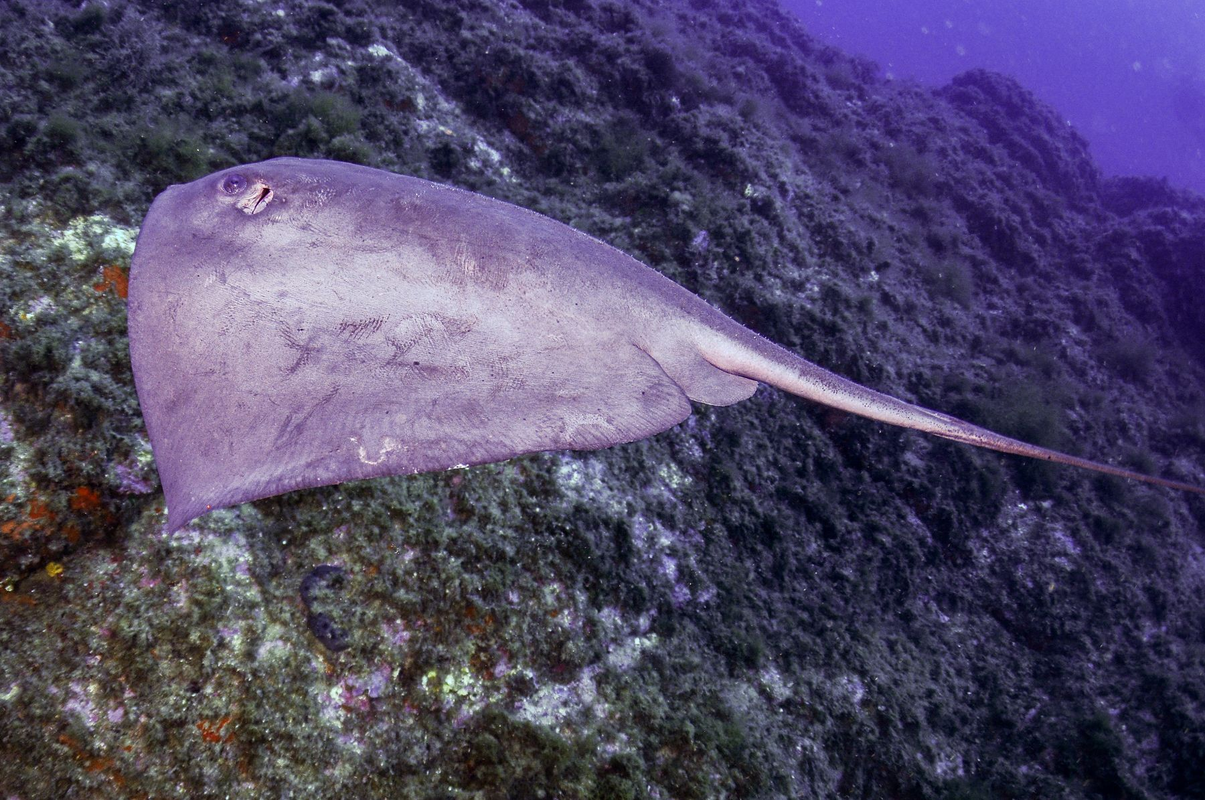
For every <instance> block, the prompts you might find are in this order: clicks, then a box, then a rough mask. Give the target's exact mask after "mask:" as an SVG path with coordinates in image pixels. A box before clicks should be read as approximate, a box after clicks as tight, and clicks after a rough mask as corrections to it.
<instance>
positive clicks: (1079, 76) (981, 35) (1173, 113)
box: [782, 0, 1205, 194]
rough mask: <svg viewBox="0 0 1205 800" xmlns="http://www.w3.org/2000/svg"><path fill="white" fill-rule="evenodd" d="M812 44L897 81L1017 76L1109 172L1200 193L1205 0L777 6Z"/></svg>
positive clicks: (1204, 161) (796, 1)
mask: <svg viewBox="0 0 1205 800" xmlns="http://www.w3.org/2000/svg"><path fill="white" fill-rule="evenodd" d="M782 3H783V6H784V7H786V8H788V9H790V10H792V11H794V12H796V13H797V14H798V15H799V16H800V18H801V19H802V20H803V21H804V23H805V24H806V25H807V27H808V29H809V30H810V31H811V32H812V33H813V34H814V35H816V36H817V37H819V38H820V39H822V40H823V41H825V42H828V43H830V44H832V45H834V46H836V47H839V48H840V49H842V50H845V51H846V52H850V53H858V54H860V55H865V56H868V57H870V58H871V59H873V60H875V61H877V62H878V63H879V65H880V66H881V67H882V69H883V72H884V73H886V74H887V75H890V76H893V77H895V78H913V79H916V80H918V81H920V82H922V83H925V84H932V85H941V84H944V83H945V82H946V81H948V80H949V79H950V78H951V77H952V76H954V75H956V74H958V73H959V72H962V71H963V70H966V69H970V68H972V67H985V68H987V69H992V70H995V71H997V72H1003V73H1006V74H1009V75H1011V76H1013V77H1014V78H1016V79H1018V80H1019V81H1020V82H1021V83H1022V84H1024V85H1025V86H1026V87H1028V88H1029V89H1030V90H1032V91H1033V92H1034V94H1036V95H1037V96H1038V97H1040V98H1041V99H1042V100H1044V101H1046V102H1047V103H1049V104H1050V105H1052V106H1054V107H1055V108H1056V109H1058V110H1059V112H1060V113H1061V114H1063V116H1064V117H1065V118H1066V119H1067V120H1068V121H1069V122H1070V123H1071V124H1072V125H1074V126H1075V128H1076V129H1077V130H1078V131H1079V132H1080V133H1081V134H1082V135H1083V136H1084V137H1085V138H1086V139H1088V141H1089V142H1090V143H1091V146H1092V152H1093V154H1094V155H1095V156H1096V159H1097V161H1098V163H1099V164H1100V166H1101V168H1102V169H1103V170H1104V172H1105V174H1122V175H1155V176H1160V177H1166V178H1167V179H1168V180H1169V181H1171V183H1173V184H1174V185H1177V186H1183V187H1187V188H1191V189H1194V190H1196V191H1197V192H1200V193H1202V194H1205V0H1009V1H1008V2H1005V1H1004V0H996V1H995V2H990V1H988V0H782Z"/></svg>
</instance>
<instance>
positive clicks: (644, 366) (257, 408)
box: [143, 341, 691, 530]
mask: <svg viewBox="0 0 1205 800" xmlns="http://www.w3.org/2000/svg"><path fill="white" fill-rule="evenodd" d="M529 344H531V346H530V348H529V349H528V350H527V351H523V352H519V353H510V354H509V355H511V356H513V359H512V360H511V361H510V362H509V363H502V362H501V361H500V360H499V359H498V353H496V352H490V353H488V354H486V353H483V356H482V357H483V358H484V359H485V361H484V362H483V363H482V364H481V365H479V366H475V367H474V368H473V369H469V370H460V369H457V368H453V367H448V368H445V369H440V370H431V371H427V370H423V369H421V368H415V369H411V370H408V371H403V372H400V373H397V376H396V379H394V380H384V379H379V378H377V377H374V376H375V375H376V374H377V373H375V372H373V371H372V370H369V369H363V370H361V371H360V372H359V373H358V374H357V375H356V376H355V377H354V378H348V377H342V378H338V377H337V376H336V375H334V374H331V375H329V376H328V375H323V374H315V375H314V376H312V379H311V380H310V381H309V383H305V384H303V383H300V382H299V380H300V378H299V377H295V378H294V383H284V384H282V385H281V386H280V387H279V389H278V391H277V392H276V393H275V394H272V395H268V394H265V393H264V391H263V389H262V387H260V386H258V385H256V384H255V382H254V381H253V380H252V376H251V375H249V374H248V375H244V374H241V373H236V374H235V375H234V376H233V379H231V380H229V381H228V382H222V383H221V384H217V383H215V382H214V380H213V379H212V378H210V379H209V380H206V381H203V382H200V383H198V385H196V386H194V387H193V389H194V391H192V392H190V393H188V394H187V395H185V396H183V397H182V398H180V399H178V400H177V401H176V402H174V403H166V402H160V400H159V398H158V396H157V395H156V394H155V393H154V388H153V386H147V390H146V392H145V393H144V401H143V407H144V409H146V412H147V415H148V416H147V419H148V424H149V425H150V426H151V429H152V432H155V431H162V430H167V431H173V430H186V431H188V432H189V434H190V438H188V439H187V440H184V439H179V446H176V443H177V438H178V437H171V436H162V437H158V438H157V439H153V440H154V441H156V443H157V445H158V446H157V447H156V448H155V457H156V460H157V461H158V464H159V472H160V475H161V476H162V479H163V486H164V492H165V495H166V497H167V505H168V528H169V530H176V529H178V528H180V527H181V526H183V525H185V524H187V523H188V522H189V521H190V520H192V519H193V518H195V517H198V516H200V515H201V514H204V513H205V512H207V511H209V510H212V509H216V508H223V507H226V506H231V505H235V504H237V503H242V502H246V501H249V500H256V499H260V498H264V497H270V496H272V495H277V494H281V493H283V492H288V491H293V490H296V489H306V488H312V487H316V486H325V485H328V484H334V483H341V482H344V481H350V480H360V479H364V478H374V477H379V476H382V475H401V474H411V473H416V472H429V471H434V470H442V469H448V468H451V467H456V466H468V465H474V464H483V463H489V462H493V461H504V460H506V459H508V458H512V457H514V456H517V455H521V454H523V453H532V452H537V451H541V450H564V449H571V450H593V449H597V448H601V447H607V446H610V445H613V444H618V443H621V442H631V441H635V440H637V439H643V438H645V437H647V436H651V435H653V434H654V433H658V432H660V431H663V430H665V429H666V428H670V427H672V426H674V425H677V424H678V423H680V422H681V421H682V420H684V419H686V417H688V416H690V410H691V409H690V402H689V400H688V399H687V397H686V394H685V393H684V391H683V390H682V388H681V387H680V386H679V385H678V384H677V383H675V382H674V381H673V380H672V379H671V378H670V377H669V376H668V375H666V373H665V372H664V370H663V369H662V368H661V366H660V365H659V364H658V363H657V362H656V361H655V360H654V359H653V358H652V357H650V356H649V355H648V354H647V353H645V352H644V351H643V350H641V349H640V348H638V347H636V346H634V345H632V344H629V343H627V342H626V341H603V342H594V341H587V342H578V343H568V344H565V345H562V346H557V347H550V348H544V349H540V348H538V347H536V346H535V345H534V343H529ZM487 356H488V357H487ZM144 374H145V373H144ZM144 386H145V384H144ZM330 387H337V388H338V390H339V391H338V392H335V391H333V390H332V389H331V388H330ZM223 402H224V403H227V404H229V405H233V406H234V407H236V408H238V409H239V410H240V414H238V415H237V417H238V420H237V426H236V424H235V422H234V421H232V420H231V419H230V418H229V417H234V416H235V415H227V417H226V418H224V417H222V416H221V415H215V414H207V413H206V409H207V408H213V407H219V404H220V403H223Z"/></svg>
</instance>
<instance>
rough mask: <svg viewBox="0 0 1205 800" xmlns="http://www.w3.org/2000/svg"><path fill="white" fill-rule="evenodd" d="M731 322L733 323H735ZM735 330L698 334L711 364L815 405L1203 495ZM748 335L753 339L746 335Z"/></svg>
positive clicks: (1190, 486) (1187, 486)
mask: <svg viewBox="0 0 1205 800" xmlns="http://www.w3.org/2000/svg"><path fill="white" fill-rule="evenodd" d="M733 324H734V325H735V323H733ZM738 327H739V326H738ZM740 332H741V333H742V334H744V335H743V336H740V335H738V336H733V335H732V333H731V332H720V331H708V332H707V333H706V334H703V335H702V336H700V340H699V342H698V347H699V352H700V353H701V354H702V355H703V357H704V358H705V359H707V361H708V362H710V363H711V364H712V365H713V366H715V367H718V368H719V369H722V370H724V371H725V372H729V373H731V374H733V375H740V376H741V377H744V378H751V379H753V380H756V381H761V382H762V383H766V384H769V385H770V386H774V387H776V388H779V389H782V390H783V391H785V392H790V393H791V394H794V395H797V396H799V397H802V398H804V399H807V400H811V401H813V402H816V403H820V404H821V405H826V406H829V407H831V408H837V409H841V410H842V411H848V412H849V413H851V414H857V415H858V416H861V417H867V418H869V419H873V420H878V421H879V422H886V423H887V424H889V425H898V426H900V427H902V428H912V429H914V430H918V431H924V432H925V433H931V434H933V435H934V436H941V437H942V438H945V439H953V440H954V441H956V442H964V443H966V444H971V445H975V446H976V447H984V448H987V449H988V450H996V451H999V452H1001V453H1013V454H1015V455H1020V456H1027V457H1029V458H1037V459H1041V460H1042V461H1052V462H1056V463H1059V464H1068V465H1070V466H1073V467H1079V468H1081V469H1089V470H1093V471H1095V472H1103V473H1105V474H1107V475H1116V476H1118V477H1121V478H1129V479H1131V480H1136V481H1143V482H1145V483H1153V484H1156V485H1159V486H1167V487H1169V488H1172V489H1179V490H1182V491H1185V492H1194V493H1196V494H1205V487H1201V486H1195V485H1193V484H1190V483H1183V482H1181V481H1174V480H1169V479H1167V478H1159V477H1156V476H1154V475H1144V474H1142V473H1140V472H1133V471H1132V470H1128V469H1122V468H1121V467H1114V466H1112V465H1110V464H1102V463H1100V462H1099V461H1091V460H1089V459H1086V458H1079V457H1078V456H1073V455H1068V454H1067V453H1060V452H1059V451H1057V450H1049V449H1047V448H1045V447H1039V446H1038V445H1034V444H1029V443H1028V442H1023V441H1020V440H1019V439H1012V438H1010V437H1008V436H1003V435H1001V434H999V433H996V432H994V431H990V430H988V429H987V428H981V427H979V426H978V425H972V424H971V423H969V422H965V421H963V420H960V419H958V418H956V417H951V416H950V415H948V414H942V413H941V412H939V411H931V410H930V409H927V408H923V407H922V406H918V405H914V404H913V403H907V402H905V401H903V400H899V399H896V398H894V397H892V396H890V395H886V394H883V393H882V392H876V391H875V390H874V389H868V388H867V387H865V386H862V385H861V384H858V383H854V382H853V381H851V380H849V379H847V378H842V377H841V376H840V375H837V374H836V373H833V372H830V371H828V370H826V369H824V368H823V367H818V366H816V365H815V364H813V363H811V362H810V361H805V360H804V359H802V358H800V357H799V356H797V355H795V354H794V353H792V352H791V351H789V350H786V349H784V348H782V347H779V346H778V345H776V344H774V343H773V342H771V341H769V340H768V339H765V338H763V337H761V336H757V334H752V333H751V332H750V331H747V330H744V329H741V330H740ZM750 336H753V337H755V338H754V339H749V337H750Z"/></svg>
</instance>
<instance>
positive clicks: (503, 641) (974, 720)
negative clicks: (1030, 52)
mask: <svg viewBox="0 0 1205 800" xmlns="http://www.w3.org/2000/svg"><path fill="white" fill-rule="evenodd" d="M0 33H2V36H0V42H2V43H0V182H2V183H3V189H4V191H3V200H2V201H0V296H2V298H3V300H2V302H0V497H2V498H3V502H2V503H0V581H2V583H0V649H2V651H3V653H4V657H3V658H2V659H0V756H2V757H3V760H4V769H3V770H0V793H2V794H3V796H4V797H13V798H26V799H33V798H51V797H53V798H70V797H90V798H91V797H115V798H125V797H157V798H160V797H163V798H166V797H189V798H194V797H211V796H212V797H217V796H238V797H248V798H257V797H265V798H267V797H314V798H319V797H365V798H369V797H391V798H404V797H414V798H470V797H472V798H503V797H523V798H528V797H531V798H536V797H548V798H552V797H556V798H599V799H601V798H713V797H749V798H776V797H783V798H785V797H867V798H870V797H895V798H950V799H951V800H953V798H981V797H982V798H986V797H992V798H1002V797H1003V798H1010V797H1016V798H1021V797H1026V798H1028V797H1060V798H1080V797H1083V798H1089V797H1111V798H1156V797H1168V798H1170V797H1182V798H1191V797H1197V798H1200V797H1205V772H1203V771H1202V769H1201V764H1202V763H1205V647H1203V646H1202V644H1203V641H1205V610H1203V608H1202V604H1201V601H1200V598H1201V597H1202V596H1203V594H1205V553H1203V551H1202V544H1203V542H1205V537H1203V534H1202V525H1203V524H1205V502H1203V501H1202V500H1201V499H1200V498H1194V497H1188V496H1183V495H1180V494H1177V493H1174V492H1170V491H1168V490H1164V489H1159V488H1153V487H1148V486H1144V485H1135V484H1131V483H1126V482H1122V481H1119V480H1116V479H1112V478H1108V477H1101V476H1098V475H1093V474H1087V473H1083V472H1079V471H1075V470H1070V469H1061V468H1053V467H1051V466H1050V465H1046V464H1042V463H1035V462H1029V461H1023V460H1018V459H1013V458H1009V457H1004V456H999V455H997V454H994V453H988V452H981V451H977V450H973V449H970V448H967V447H964V446H960V445H956V444H952V443H948V442H943V441H939V440H935V439H931V438H926V437H923V436H920V435H917V434H913V433H910V432H905V431H900V430H896V429H890V428H886V427H884V426H880V425H876V424H872V423H869V422H867V421H864V420H860V419H857V418H853V417H849V416H846V415H844V414H840V413H834V412H832V411H829V410H825V409H819V408H816V407H812V406H810V405H808V404H806V403H804V402H801V401H799V400H797V399H795V398H791V397H788V396H785V395H782V394H780V393H776V392H774V391H771V390H767V389H764V388H763V389H762V390H760V391H759V392H758V393H757V394H756V395H755V396H754V397H753V398H752V399H751V400H749V401H746V402H744V403H742V404H739V405H736V406H732V407H728V408H707V407H701V406H700V407H697V408H696V414H695V415H694V416H693V417H692V418H691V419H690V420H688V421H687V422H686V423H684V424H683V425H681V426H679V427H678V428H675V429H673V430H671V431H669V432H666V433H664V434H662V435H659V436H656V437H654V438H652V439H649V440H646V441H643V442H638V443H635V444H631V445H625V446H621V447H616V448H612V449H610V450H605V451H599V452H594V453H546V454H538V455H534V456H527V457H523V458H519V459H515V460H513V461H511V462H508V463H505V464H500V465H493V466H486V467H478V468H473V469H470V470H459V471H451V472H447V473H440V474H431V475H421V476H414V477H408V478H392V479H384V480H375V481H367V482H361V483H353V484H346V485H341V486H334V487H327V488H324V489H319V490H312V491H305V492H297V493H293V494H289V495H286V496H283V497H278V498H272V499H269V500H263V501H259V502H256V503H252V504H247V505H244V506H241V507H238V508H236V509H230V510H226V511H222V512H217V513H213V514H210V515H207V516H205V517H202V518H201V519H200V520H197V521H196V522H194V523H193V524H191V525H189V526H188V527H187V528H185V529H184V530H182V531H180V532H178V533H176V534H173V535H167V534H165V533H164V532H163V527H164V515H163V499H162V495H161V494H160V493H159V491H158V485H157V477H156V473H155V470H154V463H153V458H152V456H151V453H150V450H149V446H148V444H147V440H146V436H145V431H144V429H143V426H142V421H141V417H140V415H139V410H138V405H137V399H136V397H135V394H134V391H133V383H132V378H131V375H130V370H129V358H128V353H127V343H126V332H125V306H124V302H123V298H124V296H125V286H126V276H127V271H128V265H129V256H130V253H131V251H132V247H133V242H134V238H135V236H136V234H137V229H138V225H139V222H140V220H141V218H142V215H143V214H144V213H145V211H146V208H147V206H148V204H149V203H150V201H151V199H152V198H153V197H154V196H155V195H156V194H157V193H158V192H159V191H160V190H162V189H163V188H164V187H165V186H166V185H168V184H170V183H173V182H180V181H184V180H190V179H192V178H195V177H198V176H200V175H203V174H205V173H207V172H209V171H212V170H214V169H217V168H220V167H224V166H228V165H231V164H236V163H240V162H247V161H254V160H259V159H262V158H266V157H270V156H273V155H285V154H288V155H301V156H321V157H328V158H337V159H343V160H349V161H355V162H359V163H364V164H369V165H371V166H376V167H381V168H386V169H392V170H395V171H398V172H404V173H407V174H412V175H417V176H420V177H425V178H430V179H434V180H440V181H444V182H448V183H452V184H455V185H458V186H462V187H465V188H468V189H472V190H475V191H479V192H484V193H486V194H490V195H493V196H496V197H499V198H502V199H505V200H507V201H510V202H513V203H518V204H520V205H524V206H527V207H529V208H532V209H535V210H537V211H539V212H541V213H544V214H548V215H550V216H553V217H556V218H557V219H560V220H562V221H564V222H567V223H569V224H571V225H573V226H575V227H577V228H578V229H581V230H584V231H587V232H589V233H591V234H593V235H595V236H597V237H599V238H601V239H603V240H605V241H607V242H610V243H611V244H614V245H615V246H617V247H619V248H621V249H623V250H625V251H627V252H629V253H631V254H633V255H634V256H636V257H638V258H640V259H641V260H643V261H645V262H646V263H648V264H650V265H651V266H653V267H655V268H656V269H658V270H660V271H661V272H663V273H664V274H666V275H667V276H669V277H670V278H672V279H674V280H676V281H678V282H679V283H682V284H683V285H685V286H686V287H687V288H689V289H691V290H692V291H694V292H696V293H698V294H700V295H702V296H703V297H705V298H707V299H708V300H710V301H711V302H713V303H714V304H716V305H717V306H719V307H721V308H722V309H724V310H725V311H727V312H728V313H729V314H731V315H732V316H734V317H735V318H736V319H738V320H739V321H740V322H742V323H743V324H745V325H747V326H749V327H751V328H753V329H755V330H757V331H759V332H761V333H763V334H765V335H766V336H768V337H769V338H771V339H773V340H775V341H778V342H779V343H781V344H783V345H784V346H787V347H789V348H791V349H793V350H795V351H796V352H798V353H800V354H801V355H803V356H804V357H806V358H809V359H811V360H813V361H816V362H818V363H820V364H822V365H824V366H826V367H829V368H831V369H833V370H836V371H838V372H840V373H842V374H844V375H846V376H848V377H850V378H853V379H855V380H857V381H860V382H862V383H865V384H867V385H870V386H873V387H875V388H877V389H880V390H883V391H887V392H889V393H892V394H895V395H897V396H900V397H904V398H907V399H910V400H914V401H917V402H920V403H922V404H924V405H927V406H929V407H932V408H936V409H940V410H943V411H947V412H949V413H953V414H955V415H958V416H961V417H963V418H966V419H969V420H972V421H974V422H976V423H980V424H984V425H987V426H989V427H993V428H996V429H998V430H1000V431H1002V432H1004V433H1007V434H1010V435H1014V436H1017V437H1020V438H1024V439H1027V440H1029V441H1033V442H1036V443H1038V444H1042V445H1046V446H1050V447H1056V448H1060V449H1065V450H1068V451H1071V452H1074V453H1076V454H1077V455H1083V456H1087V457H1090V458H1095V459H1099V460H1108V461H1113V462H1115V463H1118V464H1122V465H1125V466H1128V467H1133V468H1137V469H1140V470H1143V471H1149V472H1156V473H1159V474H1162V475H1166V476H1168V477H1173V478H1176V479H1179V480H1184V481H1190V482H1194V483H1198V484H1200V483H1203V482H1205V449H1203V448H1205V400H1203V397H1202V376H1203V368H1205V311H1203V310H1202V309H1203V306H1202V304H1201V303H1200V302H1198V300H1197V295H1199V294H1200V291H1199V290H1200V287H1201V286H1202V282H1203V280H1205V273H1203V270H1205V201H1203V200H1202V199H1201V198H1199V197H1196V196H1193V195H1190V194H1187V193H1184V192H1181V191H1178V190H1176V189H1174V188H1172V187H1170V186H1168V185H1167V184H1166V183H1165V182H1161V181H1156V180H1153V179H1144V178H1103V177H1102V176H1101V175H1100V174H1099V171H1098V170H1097V168H1096V167H1095V165H1094V164H1093V162H1092V159H1091V157H1090V154H1089V153H1088V150H1087V146H1086V144H1085V142H1084V141H1083V139H1082V138H1081V137H1079V136H1078V135H1077V134H1076V133H1075V131H1074V130H1072V129H1070V128H1069V127H1068V126H1067V125H1066V124H1065V123H1064V122H1063V120H1061V119H1060V118H1059V116H1058V114H1057V112H1056V111H1055V110H1053V109H1050V108H1048V107H1045V106H1043V105H1042V104H1041V103H1039V102H1037V101H1036V100H1035V99H1034V98H1033V97H1032V96H1031V95H1030V94H1029V93H1028V92H1027V91H1026V90H1025V89H1024V88H1023V87H1021V86H1019V85H1017V84H1016V83H1015V82H1013V81H1011V80H1009V79H1008V78H1005V77H1002V76H999V75H994V74H990V73H986V72H981V71H975V72H969V73H966V74H964V75H961V76H959V77H957V78H956V79H955V80H954V81H952V82H951V84H950V85H949V86H947V87H944V88H942V89H940V90H938V91H930V90H928V89H925V88H922V87H919V86H916V85H912V84H908V83H900V82H889V81H885V80H882V79H881V78H879V77H878V71H877V69H876V68H875V66H874V65H873V64H869V63H866V62H864V61H861V60H858V59H853V58H850V57H848V56H845V55H843V54H841V53H839V52H837V51H834V50H832V49H830V48H828V47H825V46H823V45H821V44H819V43H818V42H817V41H816V40H814V39H812V38H811V37H810V36H808V34H807V33H806V32H805V31H804V30H803V29H802V28H801V27H800V25H799V24H798V23H797V22H795V21H794V20H793V19H791V18H790V17H788V16H787V15H786V14H784V13H783V12H782V11H780V10H779V9H778V8H777V6H776V5H775V4H774V3H772V2H769V1H768V0H722V2H721V0H660V1H659V2H654V0H624V1H623V2H618V0H518V1H517V2H486V1H485V0H413V2H407V3H399V4H395V3H385V2H372V0H336V1H335V2H320V1H319V0H279V1H278V2H271V3H263V2H246V1H244V0H215V2H203V3H201V2H183V0H154V1H153V2H152V0H109V2H91V3H86V4H84V5H80V4H79V3H78V2H58V0H8V2H5V3H3V4H2V5H0ZM320 565H328V566H326V567H321V566H320ZM316 568H318V569H317V570H316ZM315 575H317V576H319V577H321V578H322V582H321V583H322V585H321V586H319V585H318V584H317V583H315V580H316V579H315V578H314V577H313V576H315ZM307 576H311V577H310V578H308V582H306V583H305V584H304V586H305V591H304V592H303V591H302V587H303V581H307ZM336 576H337V577H338V580H337V582H336V581H334V578H335V577H336ZM327 583H330V584H331V585H330V586H327ZM336 584H337V585H336ZM311 606H312V608H311ZM319 617H321V618H322V619H321V620H318V622H321V623H322V624H321V625H319V624H317V623H316V622H315V620H317V619H318V618H319Z"/></svg>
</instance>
